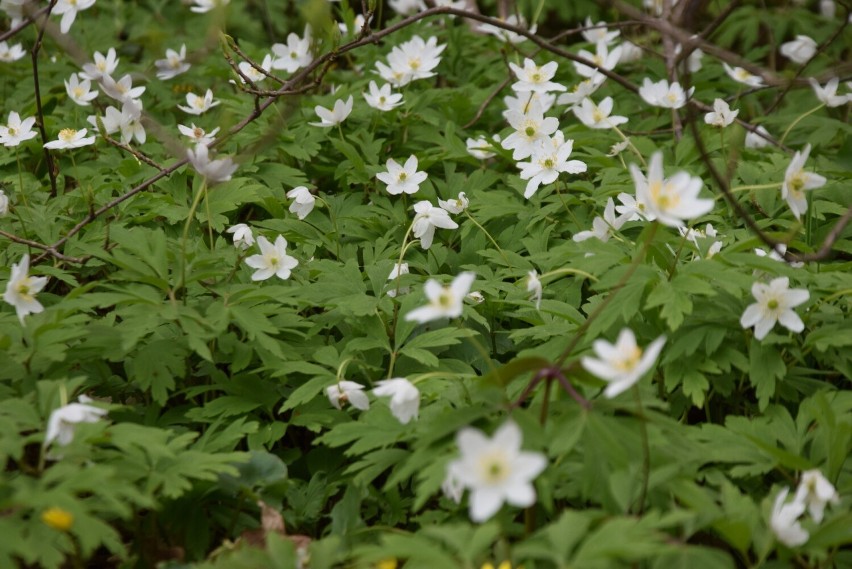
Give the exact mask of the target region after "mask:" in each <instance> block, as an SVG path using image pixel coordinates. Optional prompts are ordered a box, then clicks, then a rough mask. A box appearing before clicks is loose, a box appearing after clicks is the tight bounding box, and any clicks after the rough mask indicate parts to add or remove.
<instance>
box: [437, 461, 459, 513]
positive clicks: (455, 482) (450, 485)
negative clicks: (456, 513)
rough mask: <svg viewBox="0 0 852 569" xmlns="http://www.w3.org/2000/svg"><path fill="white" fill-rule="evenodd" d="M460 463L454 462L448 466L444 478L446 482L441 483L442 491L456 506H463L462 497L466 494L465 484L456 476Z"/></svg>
mask: <svg viewBox="0 0 852 569" xmlns="http://www.w3.org/2000/svg"><path fill="white" fill-rule="evenodd" d="M458 462H459V461H457V460H454V461H452V462H450V463H448V464H447V473H446V475H445V476H444V481H443V482H441V491H442V492H443V493H444V496H446V497H447V498H449V499H450V500H452V501H453V502H455V503H456V504H461V499H462V495H463V494H464V483H462V481H461V479H460V478H459V476H458V475H457V474H456V470H458Z"/></svg>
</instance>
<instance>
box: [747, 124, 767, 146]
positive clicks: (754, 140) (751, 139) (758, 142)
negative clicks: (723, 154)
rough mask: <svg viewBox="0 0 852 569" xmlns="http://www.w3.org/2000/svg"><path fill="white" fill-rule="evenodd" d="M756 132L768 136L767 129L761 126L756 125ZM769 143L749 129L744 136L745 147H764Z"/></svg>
mask: <svg viewBox="0 0 852 569" xmlns="http://www.w3.org/2000/svg"><path fill="white" fill-rule="evenodd" d="M757 132H759V133H762V134H765V135H766V136H770V134H769V131H768V130H766V129H765V128H763V127H762V126H758V127H757ZM768 145H769V141H768V140H766V139H765V138H763V137H762V136H760V135H759V134H757V133H755V132H751V131H749V132H748V133H747V134H746V137H745V147H746V148H764V147H765V146H768Z"/></svg>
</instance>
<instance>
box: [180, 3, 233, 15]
mask: <svg viewBox="0 0 852 569" xmlns="http://www.w3.org/2000/svg"><path fill="white" fill-rule="evenodd" d="M230 1H231V0H192V3H193V4H195V5H194V6H192V7H190V8H189V9H190V10H191V11H193V12H195V13H196V14H203V13H205V12H209V11H210V10H213V9H215V8H218V7H219V6H227V5H228V3H229V2H230Z"/></svg>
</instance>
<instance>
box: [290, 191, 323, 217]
mask: <svg viewBox="0 0 852 569" xmlns="http://www.w3.org/2000/svg"><path fill="white" fill-rule="evenodd" d="M287 197H288V198H289V199H291V200H293V203H291V204H290V213H295V214H296V215H297V216H298V218H299V219H305V218H306V217H308V214H309V213H311V211H313V209H314V204H316V201H317V200H316V198H315V197H314V195H313V194H312V193H311V191H310V190H309V189H308V188H306V187H305V186H299V187H297V188H293V189H292V190H290V191H289V192H287Z"/></svg>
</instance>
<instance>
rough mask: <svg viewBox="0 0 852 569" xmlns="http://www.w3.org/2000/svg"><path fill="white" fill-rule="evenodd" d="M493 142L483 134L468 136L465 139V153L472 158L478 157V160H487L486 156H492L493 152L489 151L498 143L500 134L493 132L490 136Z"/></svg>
mask: <svg viewBox="0 0 852 569" xmlns="http://www.w3.org/2000/svg"><path fill="white" fill-rule="evenodd" d="M491 140H492V141H493V142H489V141H488V139H487V138H485V137H484V136H480V137H479V138H468V139H467V140H465V145H466V146H467V153H468V154H470V155H471V156H473V157H474V158H478V159H479V160H487V159H488V158H493V157H494V156H495V153H494V152H492V151H491V149H492V148H494V147H495V146H496V145H497V144H499V143H500V135H499V134H495V135H494V136H492V137H491Z"/></svg>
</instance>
